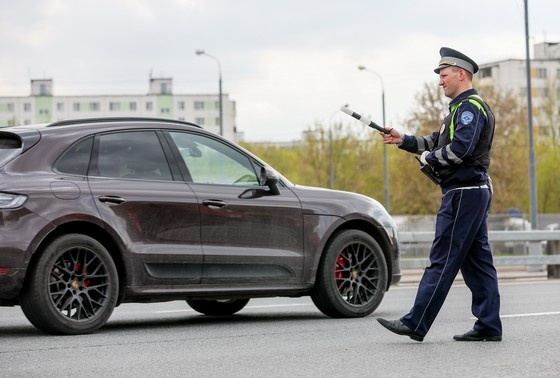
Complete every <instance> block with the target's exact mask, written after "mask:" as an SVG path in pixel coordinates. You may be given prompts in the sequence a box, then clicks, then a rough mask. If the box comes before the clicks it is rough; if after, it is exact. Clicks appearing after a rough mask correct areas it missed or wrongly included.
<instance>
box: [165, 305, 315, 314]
mask: <svg viewBox="0 0 560 378" xmlns="http://www.w3.org/2000/svg"><path fill="white" fill-rule="evenodd" d="M295 306H314V304H313V303H292V304H276V305H261V306H247V307H245V308H246V309H250V308H274V307H295ZM190 311H194V310H192V309H184V310H162V311H155V313H156V314H169V313H173V312H190Z"/></svg>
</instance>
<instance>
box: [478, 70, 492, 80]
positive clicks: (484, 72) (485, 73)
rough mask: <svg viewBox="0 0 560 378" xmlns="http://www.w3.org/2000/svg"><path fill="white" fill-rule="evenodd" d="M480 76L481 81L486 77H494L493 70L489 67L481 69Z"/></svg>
mask: <svg viewBox="0 0 560 378" xmlns="http://www.w3.org/2000/svg"><path fill="white" fill-rule="evenodd" d="M479 75H480V78H481V79H484V78H485V77H492V68H491V67H488V68H483V69H481V70H480V73H479Z"/></svg>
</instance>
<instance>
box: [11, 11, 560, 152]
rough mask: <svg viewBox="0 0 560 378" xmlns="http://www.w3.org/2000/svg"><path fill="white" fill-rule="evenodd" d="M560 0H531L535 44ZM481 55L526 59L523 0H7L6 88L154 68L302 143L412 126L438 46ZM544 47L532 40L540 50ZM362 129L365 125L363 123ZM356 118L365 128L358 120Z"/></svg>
mask: <svg viewBox="0 0 560 378" xmlns="http://www.w3.org/2000/svg"><path fill="white" fill-rule="evenodd" d="M559 15H560V1H558V0H529V29H530V36H531V46H532V44H533V43H540V42H544V41H546V42H560V22H558V17H559ZM441 46H449V47H452V48H455V49H458V50H460V51H462V52H464V53H466V54H467V55H469V56H471V57H472V58H473V59H475V60H476V61H477V62H478V63H479V64H482V63H489V62H493V61H497V60H503V59H509V58H518V59H524V58H525V17H524V1H523V0H471V1H468V2H465V1H448V2H444V1H441V0H440V1H435V0H422V1H419V0H387V1H386V0H338V1H332V0H95V1H94V0H17V1H15V0H0V47H1V49H2V52H1V54H0V96H13V95H17V96H27V95H29V94H30V82H29V81H30V79H41V78H52V79H53V80H54V94H55V95H85V94H95V95H98V94H140V95H143V94H146V93H147V91H148V81H149V77H150V74H151V75H152V76H153V77H172V78H173V92H174V93H175V94H200V93H204V94H205V93H217V91H218V68H217V65H216V62H215V61H212V60H211V59H210V58H208V57H205V56H197V55H195V53H194V52H195V50H197V49H204V50H205V51H206V52H207V53H209V54H212V55H214V56H215V57H217V58H218V59H219V61H220V63H221V67H222V77H223V91H224V93H227V94H229V96H230V99H232V100H234V101H235V102H236V104H237V127H238V129H239V130H240V131H243V132H245V137H246V140H248V141H291V140H295V139H299V138H300V136H301V133H302V131H304V130H306V129H307V128H309V127H311V126H313V125H314V124H315V123H316V122H322V123H324V124H329V123H332V122H340V121H343V122H345V123H350V124H352V122H353V121H352V119H348V116H347V115H345V114H343V113H341V112H339V111H338V109H339V108H340V106H341V105H342V104H345V103H348V104H349V105H350V108H352V109H353V110H355V111H357V112H359V113H362V114H366V115H371V116H372V118H373V119H374V120H375V121H377V122H378V123H381V120H382V112H381V92H382V91H381V82H380V80H379V78H378V77H377V76H375V75H374V74H371V73H368V72H365V71H359V70H358V66H359V65H364V66H366V67H367V68H368V69H370V70H372V71H375V72H376V73H377V74H379V75H380V76H381V77H382V78H383V82H384V88H385V97H386V119H387V124H389V125H391V126H393V127H399V125H400V124H401V123H402V120H403V119H404V118H406V117H407V115H408V114H409V113H410V110H411V108H412V106H413V105H414V104H415V102H414V97H415V95H416V93H417V92H419V91H421V90H422V87H423V85H424V84H426V83H431V84H433V83H437V79H438V78H437V75H436V74H434V73H433V71H432V70H433V68H435V66H436V65H437V61H438V60H439V54H438V52H439V48H440V47H441ZM531 54H532V48H531ZM352 127H353V126H352ZM355 127H361V126H360V124H359V123H357V122H356V125H355Z"/></svg>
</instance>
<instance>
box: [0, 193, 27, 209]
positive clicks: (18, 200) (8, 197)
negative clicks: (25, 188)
mask: <svg viewBox="0 0 560 378" xmlns="http://www.w3.org/2000/svg"><path fill="white" fill-rule="evenodd" d="M25 201H27V196H24V195H21V194H12V193H0V209H16V208H18V207H20V206H22V205H23V204H24V203H25Z"/></svg>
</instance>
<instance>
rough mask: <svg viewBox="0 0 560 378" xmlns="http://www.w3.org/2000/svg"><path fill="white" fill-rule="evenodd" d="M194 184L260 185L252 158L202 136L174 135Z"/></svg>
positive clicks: (180, 133) (178, 133)
mask: <svg viewBox="0 0 560 378" xmlns="http://www.w3.org/2000/svg"><path fill="white" fill-rule="evenodd" d="M169 135H170V136H171V138H172V139H173V141H174V142H175V145H176V146H177V148H178V150H179V152H180V153H181V157H182V158H183V161H184V162H185V164H186V166H187V169H188V170H189V173H190V176H191V179H192V182H193V183H196V184H221V185H251V186H253V185H255V186H256V185H259V182H258V179H257V175H256V173H255V169H254V167H253V165H252V164H251V160H250V159H249V157H248V156H246V155H244V154H243V153H241V152H240V151H238V150H236V149H234V148H232V147H231V146H228V145H227V144H224V143H223V142H220V141H219V140H216V139H213V138H209V137H205V136H202V135H197V134H191V133H183V132H170V133H169Z"/></svg>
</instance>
